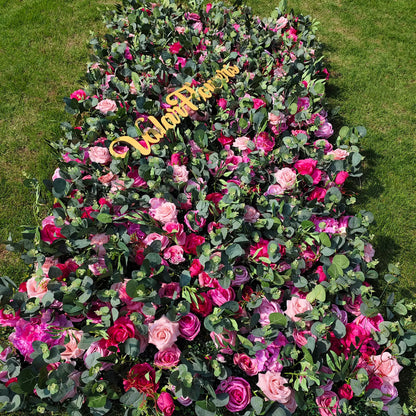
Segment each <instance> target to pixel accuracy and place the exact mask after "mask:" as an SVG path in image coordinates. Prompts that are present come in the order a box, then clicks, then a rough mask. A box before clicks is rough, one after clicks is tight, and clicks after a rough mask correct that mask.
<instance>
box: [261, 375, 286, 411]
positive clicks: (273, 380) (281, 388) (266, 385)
mask: <svg viewBox="0 0 416 416" xmlns="http://www.w3.org/2000/svg"><path fill="white" fill-rule="evenodd" d="M287 382H288V380H287V379H286V378H284V377H282V376H281V374H280V373H279V372H273V371H266V373H260V374H259V381H258V383H257V385H258V386H259V387H260V389H261V391H262V392H263V393H264V395H265V396H266V397H267V398H268V399H269V400H272V401H275V402H278V403H281V404H283V405H285V404H286V403H289V402H291V400H292V396H293V391H292V389H291V388H290V387H288V386H286V385H285V384H287Z"/></svg>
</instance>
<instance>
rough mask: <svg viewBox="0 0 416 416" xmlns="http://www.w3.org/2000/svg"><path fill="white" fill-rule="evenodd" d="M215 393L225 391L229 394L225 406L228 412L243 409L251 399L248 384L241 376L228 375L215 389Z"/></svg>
mask: <svg viewBox="0 0 416 416" xmlns="http://www.w3.org/2000/svg"><path fill="white" fill-rule="evenodd" d="M215 392H216V393H227V394H228V396H229V400H228V403H227V404H226V406H225V407H226V408H227V409H228V410H229V411H230V412H233V413H234V412H240V411H241V410H244V409H245V408H246V407H247V406H248V404H249V403H250V400H251V388H250V384H248V382H247V381H246V380H244V379H243V378H241V377H228V378H227V379H225V380H223V381H222V382H221V383H220V385H219V386H218V387H217V389H216V390H215Z"/></svg>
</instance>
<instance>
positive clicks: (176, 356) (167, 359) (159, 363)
mask: <svg viewBox="0 0 416 416" xmlns="http://www.w3.org/2000/svg"><path fill="white" fill-rule="evenodd" d="M180 358H181V350H180V349H179V348H178V347H177V346H176V344H173V345H172V346H171V347H169V348H166V349H165V350H163V351H158V352H157V353H156V355H155V366H156V367H159V368H172V367H175V366H177V365H178V364H179V360H180Z"/></svg>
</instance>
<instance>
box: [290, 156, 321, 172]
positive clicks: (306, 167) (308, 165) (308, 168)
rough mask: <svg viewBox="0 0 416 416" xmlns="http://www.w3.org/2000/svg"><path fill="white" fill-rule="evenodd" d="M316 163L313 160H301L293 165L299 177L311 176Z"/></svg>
mask: <svg viewBox="0 0 416 416" xmlns="http://www.w3.org/2000/svg"><path fill="white" fill-rule="evenodd" d="M317 163H318V161H317V160H315V159H301V160H298V161H297V162H296V163H295V168H296V169H297V171H298V172H299V173H300V174H301V175H311V174H312V172H313V170H314V169H315V168H316V165H317Z"/></svg>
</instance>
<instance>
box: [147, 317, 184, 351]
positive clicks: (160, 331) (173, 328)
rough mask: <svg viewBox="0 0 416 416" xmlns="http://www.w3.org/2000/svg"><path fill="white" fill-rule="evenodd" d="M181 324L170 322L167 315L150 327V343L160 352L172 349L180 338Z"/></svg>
mask: <svg viewBox="0 0 416 416" xmlns="http://www.w3.org/2000/svg"><path fill="white" fill-rule="evenodd" d="M178 335H180V333H179V323H178V322H172V321H170V320H169V319H168V318H167V317H166V315H163V316H162V317H161V318H160V319H158V320H156V321H154V322H153V323H152V324H150V325H149V343H150V344H153V345H155V346H156V348H157V349H158V350H159V351H163V350H165V349H167V348H169V347H171V346H172V345H173V344H174V343H175V341H176V340H177V338H178Z"/></svg>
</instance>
